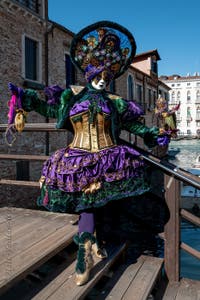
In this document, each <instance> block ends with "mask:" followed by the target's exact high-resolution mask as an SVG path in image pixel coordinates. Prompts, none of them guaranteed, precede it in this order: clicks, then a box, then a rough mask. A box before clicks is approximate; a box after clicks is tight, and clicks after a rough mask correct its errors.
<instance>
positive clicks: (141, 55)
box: [134, 49, 161, 60]
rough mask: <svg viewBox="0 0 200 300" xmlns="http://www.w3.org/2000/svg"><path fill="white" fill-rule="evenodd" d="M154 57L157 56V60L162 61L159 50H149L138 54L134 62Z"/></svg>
mask: <svg viewBox="0 0 200 300" xmlns="http://www.w3.org/2000/svg"><path fill="white" fill-rule="evenodd" d="M153 55H155V56H156V58H157V60H161V58H160V55H159V53H158V50H157V49H154V50H149V51H147V52H143V53H140V54H137V55H135V57H134V60H140V59H141V58H144V57H149V56H153Z"/></svg>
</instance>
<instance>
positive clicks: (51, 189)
mask: <svg viewBox="0 0 200 300" xmlns="http://www.w3.org/2000/svg"><path fill="white" fill-rule="evenodd" d="M42 176H43V178H45V181H44V183H43V186H42V190H41V196H40V197H39V199H38V204H39V205H43V206H45V207H46V208H47V209H49V210H51V211H60V212H68V213H76V212H80V211H82V210H86V209H90V208H94V207H99V206H103V205H105V204H106V203H108V202H109V201H113V200H117V199H122V198H126V197H130V196H135V195H140V194H143V193H144V192H146V191H147V190H149V185H148V182H147V181H148V180H147V178H146V172H145V168H144V162H143V160H142V158H141V156H140V153H138V152H137V151H136V150H134V149H132V148H130V147H128V146H124V145H120V146H114V147H111V148H108V149H105V150H102V151H99V152H95V153H91V152H88V151H84V150H78V149H72V148H64V149H60V150H57V151H56V152H55V153H54V154H53V155H52V156H51V157H50V158H49V159H48V160H47V161H46V162H45V163H44V167H43V170H42ZM94 183H95V184H97V185H98V186H99V188H98V189H97V190H95V191H94V192H93V193H85V192H84V191H85V190H86V189H87V187H89V186H91V184H94Z"/></svg>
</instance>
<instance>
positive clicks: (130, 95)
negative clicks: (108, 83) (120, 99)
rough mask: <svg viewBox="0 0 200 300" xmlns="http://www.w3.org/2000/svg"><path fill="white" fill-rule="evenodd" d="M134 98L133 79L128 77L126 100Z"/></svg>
mask: <svg viewBox="0 0 200 300" xmlns="http://www.w3.org/2000/svg"><path fill="white" fill-rule="evenodd" d="M133 97H134V85H133V77H132V76H131V75H128V100H133Z"/></svg>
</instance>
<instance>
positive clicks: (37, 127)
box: [0, 123, 67, 132]
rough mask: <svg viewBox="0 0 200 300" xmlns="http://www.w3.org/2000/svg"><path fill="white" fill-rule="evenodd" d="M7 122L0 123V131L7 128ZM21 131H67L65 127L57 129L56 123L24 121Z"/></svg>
mask: <svg viewBox="0 0 200 300" xmlns="http://www.w3.org/2000/svg"><path fill="white" fill-rule="evenodd" d="M7 127H8V125H7V124H0V132H3V131H5V130H6V129H7ZM23 131H37V132H45V131H52V132H54V131H59V132H60V131H67V130H66V129H57V128H56V123H26V124H25V127H24V129H23Z"/></svg>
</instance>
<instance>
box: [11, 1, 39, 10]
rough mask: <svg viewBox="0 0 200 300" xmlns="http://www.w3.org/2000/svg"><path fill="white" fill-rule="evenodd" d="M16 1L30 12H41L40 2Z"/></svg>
mask: <svg viewBox="0 0 200 300" xmlns="http://www.w3.org/2000/svg"><path fill="white" fill-rule="evenodd" d="M16 1H17V2H18V3H20V4H22V5H23V6H25V7H27V8H29V9H30V10H32V11H34V12H35V13H38V12H39V3H38V2H39V1H38V0H16Z"/></svg>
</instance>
